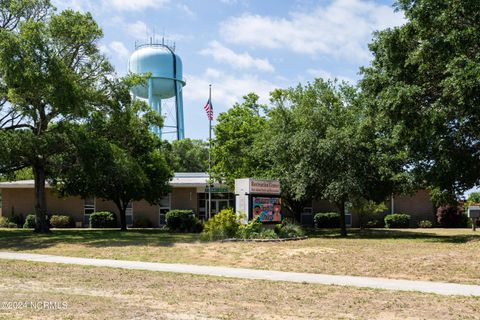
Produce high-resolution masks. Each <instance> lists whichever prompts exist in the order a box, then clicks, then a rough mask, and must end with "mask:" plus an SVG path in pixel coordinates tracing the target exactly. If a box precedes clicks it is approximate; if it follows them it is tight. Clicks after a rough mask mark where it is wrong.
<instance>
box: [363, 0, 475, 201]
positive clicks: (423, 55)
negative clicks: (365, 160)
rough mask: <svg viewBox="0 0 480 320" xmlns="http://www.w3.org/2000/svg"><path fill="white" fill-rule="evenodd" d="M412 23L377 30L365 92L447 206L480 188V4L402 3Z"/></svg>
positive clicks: (383, 128)
mask: <svg viewBox="0 0 480 320" xmlns="http://www.w3.org/2000/svg"><path fill="white" fill-rule="evenodd" d="M397 9H398V10H403V11H404V13H405V17H406V18H407V22H406V23H405V24H404V25H403V26H400V27H396V28H392V29H387V30H383V31H381V32H378V33H377V34H376V36H375V38H374V41H373V42H372V43H371V44H370V50H371V51H372V53H373V56H374V59H373V61H372V63H371V65H370V66H369V67H367V68H364V69H363V70H362V73H363V79H362V81H361V88H362V90H363V91H364V92H365V94H366V96H367V97H368V99H369V101H370V103H371V113H372V115H375V116H376V117H378V119H379V121H377V123H378V124H379V127H378V131H379V132H382V135H385V136H390V137H391V138H392V140H396V144H397V145H398V147H397V150H402V152H406V154H407V155H408V161H406V163H405V167H406V168H408V169H409V170H411V171H412V172H413V173H415V176H416V177H417V180H418V181H419V182H421V183H423V182H424V181H425V182H426V183H427V186H430V188H434V189H436V192H435V194H434V195H437V196H441V199H440V198H439V199H434V200H436V202H442V201H443V200H444V199H450V200H449V201H450V202H454V200H455V198H456V196H457V195H459V194H463V192H464V191H465V190H467V189H470V188H471V187H473V186H474V185H478V184H479V183H480V153H479V150H480V149H479V148H480V142H479V141H480V113H479V107H480V95H479V92H480V2H478V1H477V0H464V1H450V0H399V1H398V2H397Z"/></svg>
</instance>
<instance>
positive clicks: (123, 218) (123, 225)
mask: <svg viewBox="0 0 480 320" xmlns="http://www.w3.org/2000/svg"><path fill="white" fill-rule="evenodd" d="M114 202H115V205H116V206H117V208H118V213H119V214H120V231H127V205H124V204H123V201H122V200H119V201H114Z"/></svg>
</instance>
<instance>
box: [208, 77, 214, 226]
mask: <svg viewBox="0 0 480 320" xmlns="http://www.w3.org/2000/svg"><path fill="white" fill-rule="evenodd" d="M208 101H209V103H210V108H212V85H211V84H210V85H209V86H208ZM212 112H213V111H212ZM211 149H212V117H211V116H209V117H208V219H210V218H211V217H212V185H211V182H212V177H211V173H210V172H211V169H212V156H211Z"/></svg>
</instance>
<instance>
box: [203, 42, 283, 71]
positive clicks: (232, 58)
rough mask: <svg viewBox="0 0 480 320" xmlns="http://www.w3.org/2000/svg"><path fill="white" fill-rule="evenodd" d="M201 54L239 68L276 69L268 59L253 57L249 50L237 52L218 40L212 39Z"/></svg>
mask: <svg viewBox="0 0 480 320" xmlns="http://www.w3.org/2000/svg"><path fill="white" fill-rule="evenodd" d="M200 54H202V55H207V56H212V57H213V59H215V61H218V62H224V63H228V64H229V65H231V66H232V67H234V68H237V69H250V68H255V69H258V70H261V71H268V72H273V71H274V70H275V68H274V67H273V66H272V65H271V64H270V62H269V61H268V59H258V58H253V57H252V56H251V55H250V54H249V53H248V52H244V53H236V52H234V51H233V50H231V49H229V48H227V47H225V46H224V45H222V44H221V43H220V42H218V41H211V42H210V43H209V44H208V47H207V48H205V49H203V50H201V51H200Z"/></svg>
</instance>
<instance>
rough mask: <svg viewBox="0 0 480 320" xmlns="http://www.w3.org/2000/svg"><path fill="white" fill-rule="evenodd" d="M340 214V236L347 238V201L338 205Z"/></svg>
mask: <svg viewBox="0 0 480 320" xmlns="http://www.w3.org/2000/svg"><path fill="white" fill-rule="evenodd" d="M337 207H338V209H339V213H340V236H342V237H346V236H347V225H346V224H345V201H344V200H342V201H341V202H339V203H338V204H337Z"/></svg>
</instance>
